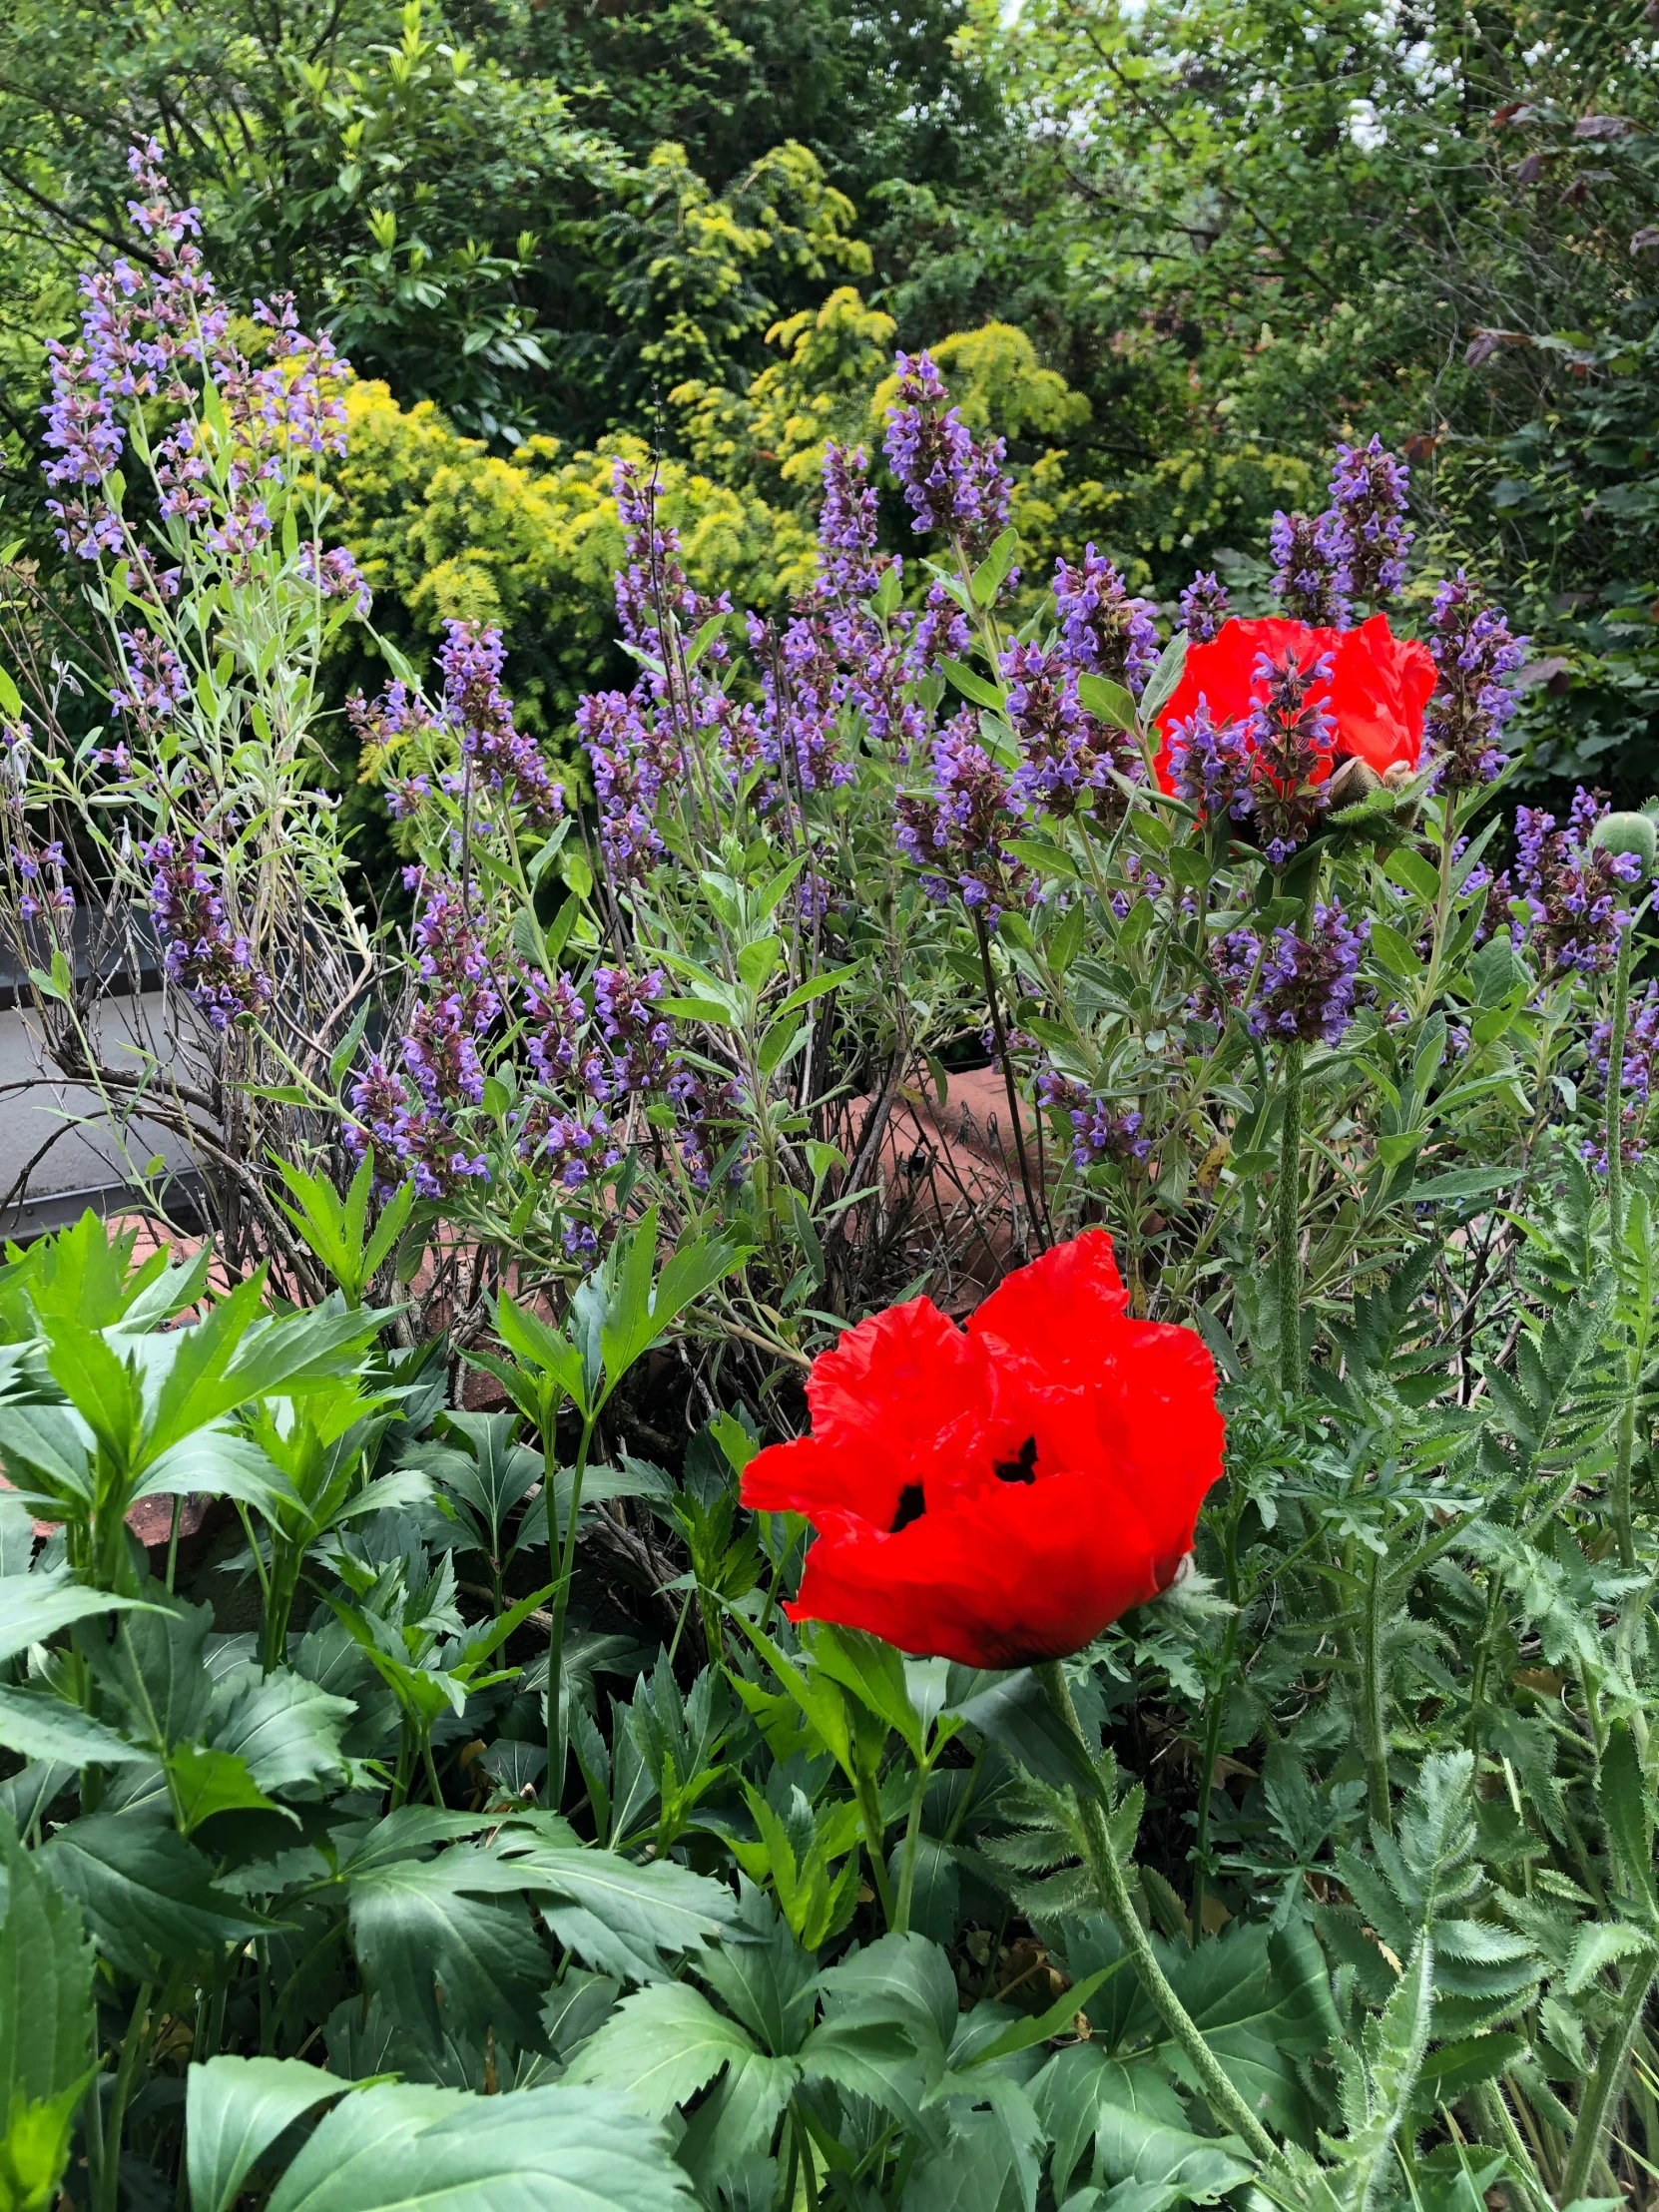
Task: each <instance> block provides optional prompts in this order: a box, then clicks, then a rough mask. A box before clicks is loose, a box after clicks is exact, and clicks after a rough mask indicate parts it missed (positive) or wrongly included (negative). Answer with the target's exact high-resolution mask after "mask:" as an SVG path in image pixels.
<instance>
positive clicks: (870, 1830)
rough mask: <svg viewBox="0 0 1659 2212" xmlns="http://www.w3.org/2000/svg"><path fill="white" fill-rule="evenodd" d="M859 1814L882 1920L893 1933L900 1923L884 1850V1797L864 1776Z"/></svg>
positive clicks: (870, 1874) (866, 1776)
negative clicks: (882, 1797)
mask: <svg viewBox="0 0 1659 2212" xmlns="http://www.w3.org/2000/svg"><path fill="white" fill-rule="evenodd" d="M858 1810H859V1812H860V1813H861V1814H862V1815H863V1817H864V1849H865V1851H866V1853H867V1854H868V1857H869V1879H870V1881H871V1883H872V1884H873V1885H874V1889H875V1895H876V1897H877V1898H878V1899H879V1900H880V1905H881V1919H882V1921H883V1923H884V1924H885V1926H886V1928H887V1929H888V1930H889V1932H890V1931H891V1930H892V1929H893V1926H894V1924H895V1922H896V1920H897V1916H898V1907H897V1905H896V1904H895V1902H894V1900H893V1894H892V1884H891V1883H890V1882H889V1881H888V1880H887V1862H886V1859H885V1857H884V1856H883V1853H882V1849H881V1847H882V1845H883V1844H884V1843H885V1841H886V1835H887V1831H886V1826H885V1823H884V1822H883V1821H882V1819H881V1793H880V1791H879V1790H877V1788H876V1787H875V1782H874V1779H873V1777H872V1776H869V1775H864V1776H862V1777H860V1779H859V1782H858Z"/></svg>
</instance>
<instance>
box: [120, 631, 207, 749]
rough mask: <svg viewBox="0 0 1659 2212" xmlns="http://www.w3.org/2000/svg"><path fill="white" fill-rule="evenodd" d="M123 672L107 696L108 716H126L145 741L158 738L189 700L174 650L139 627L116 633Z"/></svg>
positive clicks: (188, 679) (183, 670)
mask: <svg viewBox="0 0 1659 2212" xmlns="http://www.w3.org/2000/svg"><path fill="white" fill-rule="evenodd" d="M119 637H120V642H121V659H122V664H123V667H124V668H125V671H126V678H125V682H124V684H123V686H122V687H121V688H120V689H119V690H116V691H112V692H111V694H110V712H111V713H112V714H125V715H129V716H130V717H131V718H132V720H133V722H134V723H135V725H136V726H137V728H138V731H139V734H140V735H141V736H143V737H146V738H154V737H159V736H160V735H161V734H162V732H163V731H164V730H165V729H166V728H167V726H168V724H169V723H170V722H171V721H172V720H173V718H174V716H175V715H176V714H177V713H178V711H179V709H180V708H181V707H183V706H184V705H185V704H186V703H187V702H188V700H189V698H190V678H189V676H188V675H187V674H186V672H185V669H184V667H183V666H182V664H181V663H180V660H179V656H178V655H177V654H176V653H175V652H174V650H173V648H172V647H171V646H170V645H168V644H166V643H165V642H164V641H163V640H162V639H161V638H158V637H156V636H154V635H153V634H152V633H151V632H150V631H149V630H146V629H144V628H143V627H142V626H141V627H140V628H138V629H136V630H123V631H121V632H120V633H119Z"/></svg>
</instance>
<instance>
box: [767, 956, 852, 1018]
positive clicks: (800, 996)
mask: <svg viewBox="0 0 1659 2212" xmlns="http://www.w3.org/2000/svg"><path fill="white" fill-rule="evenodd" d="M861 972H862V971H861V969H860V968H859V966H858V964H857V963H856V962H854V963H853V964H852V965H851V966H850V967H838V968H827V969H826V970H825V971H824V973H823V974H822V975H815V976H814V977H813V978H812V979H811V981H809V982H806V983H802V984H799V985H798V986H797V987H796V989H794V990H793V991H791V993H790V995H789V997H788V998H786V999H785V1000H784V1002H783V1004H782V1005H780V1006H779V1007H778V1008H777V1009H776V1010H775V1012H774V1014H773V1019H774V1020H775V1021H781V1020H782V1019H783V1018H784V1016H785V1015H786V1014H794V1013H799V1012H800V1010H801V1008H802V1007H803V1006H810V1005H811V1004H812V1002H813V1000H814V999H815V998H822V997H823V996H824V995H825V993H826V992H827V991H832V990H837V989H838V988H839V987H840V985H841V984H842V983H844V982H846V981H847V980H848V979H849V978H850V977H852V976H854V975H857V974H860V973H861Z"/></svg>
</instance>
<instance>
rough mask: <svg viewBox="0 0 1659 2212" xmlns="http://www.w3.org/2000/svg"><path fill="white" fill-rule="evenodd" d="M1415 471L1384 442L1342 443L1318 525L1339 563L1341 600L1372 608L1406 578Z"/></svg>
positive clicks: (1336, 577) (1336, 573)
mask: <svg viewBox="0 0 1659 2212" xmlns="http://www.w3.org/2000/svg"><path fill="white" fill-rule="evenodd" d="M1410 475H1411V472H1410V470H1409V469H1408V468H1407V467H1406V465H1405V463H1404V462H1403V461H1402V460H1400V459H1398V458H1397V457H1396V456H1395V455H1394V454H1392V453H1389V452H1387V451H1386V450H1385V449H1384V447H1383V440H1382V439H1381V438H1379V437H1376V436H1374V437H1373V438H1372V441H1371V443H1370V444H1369V445H1339V446H1338V448H1337V465H1336V468H1335V469H1334V470H1333V472H1332V476H1331V506H1330V509H1329V511H1328V512H1327V513H1326V514H1324V515H1322V516H1321V517H1320V521H1319V524H1318V528H1319V529H1320V531H1321V532H1322V533H1323V536H1324V542H1325V544H1326V545H1327V546H1328V547H1329V549H1330V552H1331V555H1332V557H1333V560H1334V563H1335V566H1334V572H1333V579H1332V581H1333V588H1334V591H1335V593H1336V594H1337V596H1338V597H1339V598H1341V599H1366V600H1370V601H1371V603H1372V605H1373V606H1376V605H1378V604H1379V603H1380V602H1381V601H1382V600H1384V599H1387V598H1389V597H1390V596H1391V595H1392V594H1393V593H1394V592H1396V591H1398V589H1399V587H1400V585H1401V584H1402V583H1403V582H1404V581H1405V555H1406V552H1407V550H1408V549H1409V547H1410V544H1411V540H1412V539H1413V537H1414V536H1415V535H1416V533H1415V531H1414V530H1410V529H1407V527H1406V524H1405V487H1406V485H1407V483H1408V482H1409V481H1410Z"/></svg>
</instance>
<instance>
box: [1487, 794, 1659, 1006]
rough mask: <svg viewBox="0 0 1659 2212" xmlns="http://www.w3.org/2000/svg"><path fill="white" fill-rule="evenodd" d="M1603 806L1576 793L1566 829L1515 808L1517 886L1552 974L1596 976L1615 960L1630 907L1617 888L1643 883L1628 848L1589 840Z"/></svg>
mask: <svg viewBox="0 0 1659 2212" xmlns="http://www.w3.org/2000/svg"><path fill="white" fill-rule="evenodd" d="M1606 812H1607V809H1606V806H1605V804H1604V802H1603V797H1602V795H1601V794H1599V793H1596V792H1588V791H1585V790H1584V789H1583V787H1582V786H1580V787H1579V789H1578V790H1577V791H1576V792H1575V793H1574V794H1573V801H1572V811H1571V813H1570V815H1569V816H1568V819H1567V826H1566V828H1565V829H1564V830H1560V829H1557V828H1556V825H1555V817H1554V816H1553V815H1552V814H1547V813H1546V812H1545V811H1544V810H1543V809H1542V808H1539V807H1517V808H1516V809H1515V884H1516V888H1517V890H1518V891H1519V893H1520V896H1521V897H1522V898H1524V899H1525V901H1526V905H1527V911H1528V914H1529V916H1530V929H1529V932H1528V934H1529V936H1530V939H1531V943H1532V946H1533V948H1534V950H1535V951H1536V952H1537V953H1538V954H1539V955H1540V958H1541V961H1542V964H1543V967H1544V969H1545V972H1546V973H1548V974H1551V975H1559V974H1567V973H1576V974H1579V975H1599V974H1602V973H1604V972H1605V971H1606V970H1607V969H1608V968H1610V967H1611V966H1612V964H1613V960H1614V957H1615V955H1616V953H1617V950H1618V942H1619V933H1620V931H1621V930H1624V929H1628V928H1629V926H1630V913H1629V910H1628V908H1627V907H1626V906H1625V905H1624V903H1623V901H1622V900H1621V899H1620V897H1619V887H1620V886H1621V885H1623V884H1626V883H1637V882H1640V881H1641V875H1642V864H1641V861H1640V860H1639V859H1638V858H1637V857H1636V855H1635V853H1633V852H1608V851H1606V850H1604V849H1603V847H1602V846H1600V845H1597V844H1592V843H1591V841H1590V840H1591V836H1592V833H1593V831H1594V830H1595V826H1596V824H1597V823H1598V822H1599V821H1600V820H1601V818H1602V816H1603V815H1604V814H1605V813H1606Z"/></svg>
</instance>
